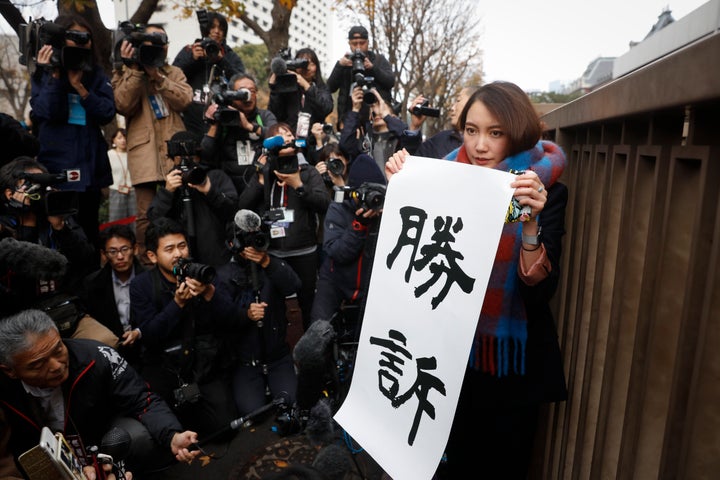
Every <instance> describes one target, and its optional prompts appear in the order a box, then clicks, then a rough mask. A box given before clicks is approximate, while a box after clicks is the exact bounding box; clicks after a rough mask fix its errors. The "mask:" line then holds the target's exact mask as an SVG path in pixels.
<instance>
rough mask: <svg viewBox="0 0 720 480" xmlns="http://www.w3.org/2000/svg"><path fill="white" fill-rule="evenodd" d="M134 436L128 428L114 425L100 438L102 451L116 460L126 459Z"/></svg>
mask: <svg viewBox="0 0 720 480" xmlns="http://www.w3.org/2000/svg"><path fill="white" fill-rule="evenodd" d="M131 445H132V438H130V434H129V433H128V431H127V430H125V429H124V428H120V427H113V428H111V429H110V430H108V431H107V432H106V433H105V435H103V437H102V439H101V440H100V452H101V453H105V454H107V455H110V456H111V457H112V458H113V460H114V461H115V462H118V461H119V460H124V459H125V458H126V457H127V456H128V453H130V446H131Z"/></svg>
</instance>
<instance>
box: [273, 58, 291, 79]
mask: <svg viewBox="0 0 720 480" xmlns="http://www.w3.org/2000/svg"><path fill="white" fill-rule="evenodd" d="M270 70H271V71H272V72H273V73H274V74H275V76H278V75H284V74H286V73H287V71H288V69H287V63H286V62H285V60H283V59H282V58H280V57H275V58H273V59H272V61H271V62H270Z"/></svg>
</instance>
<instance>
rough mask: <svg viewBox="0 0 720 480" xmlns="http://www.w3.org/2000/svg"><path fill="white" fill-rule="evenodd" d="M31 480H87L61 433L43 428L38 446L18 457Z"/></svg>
mask: <svg viewBox="0 0 720 480" xmlns="http://www.w3.org/2000/svg"><path fill="white" fill-rule="evenodd" d="M18 461H19V462H20V465H22V468H23V470H25V473H26V474H27V476H28V477H29V478H30V480H87V479H86V477H85V474H83V472H82V465H81V464H80V461H79V460H78V459H77V457H76V456H75V452H73V449H72V448H71V447H70V445H68V443H67V442H66V441H65V438H64V437H63V436H62V434H61V433H57V434H53V433H52V431H51V430H50V429H49V428H47V427H43V429H42V432H40V442H39V443H38V445H37V446H35V447H33V448H31V449H30V450H28V451H27V452H25V453H23V454H22V455H20V457H18Z"/></svg>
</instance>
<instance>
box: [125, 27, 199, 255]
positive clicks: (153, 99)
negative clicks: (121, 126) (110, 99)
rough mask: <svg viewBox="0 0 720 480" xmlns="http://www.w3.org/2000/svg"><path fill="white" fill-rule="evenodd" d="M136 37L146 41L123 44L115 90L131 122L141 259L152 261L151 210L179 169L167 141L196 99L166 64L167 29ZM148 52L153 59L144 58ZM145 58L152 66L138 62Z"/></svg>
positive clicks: (129, 131) (130, 147) (148, 29)
mask: <svg viewBox="0 0 720 480" xmlns="http://www.w3.org/2000/svg"><path fill="white" fill-rule="evenodd" d="M134 33H136V34H140V36H141V37H143V40H142V42H141V43H140V44H139V45H137V46H134V45H133V44H134V43H136V42H135V41H134V39H133V38H132V37H130V38H126V39H123V40H122V42H121V43H120V45H119V55H120V57H121V58H122V60H123V63H124V65H123V66H122V67H121V68H116V69H115V70H114V71H113V78H112V86H113V89H114V90H115V104H116V105H117V110H118V112H119V113H121V114H122V115H124V116H125V120H126V123H127V147H128V159H127V161H128V169H129V170H130V178H131V179H132V182H133V187H135V198H136V199H137V219H136V221H135V229H136V234H137V240H138V246H139V247H140V251H139V255H140V258H141V259H142V260H143V262H144V263H148V260H147V258H145V229H146V228H147V225H148V219H147V210H148V208H149V207H150V203H151V202H152V200H153V198H155V190H156V189H157V186H158V183H159V182H162V181H164V180H165V176H166V175H167V174H168V172H169V171H170V170H172V168H173V166H174V165H173V161H172V159H170V158H168V157H167V148H166V143H165V142H166V141H168V140H170V137H172V135H173V134H174V133H176V132H179V131H182V130H185V126H184V124H183V121H182V116H181V115H180V114H181V112H182V111H183V110H185V108H187V106H188V105H190V102H191V101H192V88H191V87H190V85H188V83H187V81H186V79H185V74H184V73H183V72H182V70H180V69H179V68H177V67H174V66H171V65H168V64H167V63H165V58H166V55H167V35H166V33H165V30H164V29H163V28H162V27H159V26H156V25H148V26H147V27H145V28H144V30H143V31H142V32H134ZM145 51H147V52H149V53H151V55H147V56H146V55H139V54H140V53H141V52H145ZM141 58H142V59H143V61H147V63H146V64H141V63H139V62H140V60H141Z"/></svg>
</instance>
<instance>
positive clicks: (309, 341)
mask: <svg viewBox="0 0 720 480" xmlns="http://www.w3.org/2000/svg"><path fill="white" fill-rule="evenodd" d="M334 340H335V329H334V328H333V326H332V324H331V323H330V322H329V321H327V320H315V321H314V322H313V323H312V324H311V325H310V327H308V329H307V330H306V331H305V333H304V334H303V335H302V337H300V340H298V342H297V343H296V344H295V348H294V349H293V360H295V365H296V367H297V394H296V398H297V404H298V407H300V408H301V409H303V410H309V409H311V408H312V407H313V405H315V404H316V403H317V401H318V400H319V399H320V398H321V397H322V392H323V389H324V388H325V384H326V381H327V379H328V377H330V369H331V367H330V366H331V365H332V362H331V355H332V344H333V342H334Z"/></svg>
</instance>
